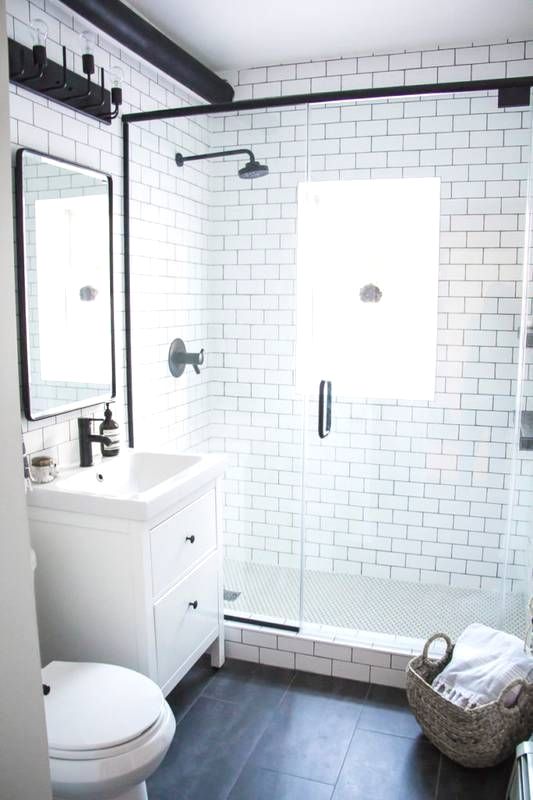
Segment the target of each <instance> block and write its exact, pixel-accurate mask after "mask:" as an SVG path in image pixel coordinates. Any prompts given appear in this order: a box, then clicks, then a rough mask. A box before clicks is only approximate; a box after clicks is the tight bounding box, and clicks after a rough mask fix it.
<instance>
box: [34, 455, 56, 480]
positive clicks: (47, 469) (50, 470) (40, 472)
mask: <svg viewBox="0 0 533 800" xmlns="http://www.w3.org/2000/svg"><path fill="white" fill-rule="evenodd" d="M56 476H57V466H56V463H55V461H54V459H53V458H50V456H35V457H34V458H32V460H31V479H32V481H33V482H34V483H50V481H53V480H54V478H55V477H56Z"/></svg>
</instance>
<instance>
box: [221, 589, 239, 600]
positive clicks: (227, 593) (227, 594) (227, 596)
mask: <svg viewBox="0 0 533 800" xmlns="http://www.w3.org/2000/svg"><path fill="white" fill-rule="evenodd" d="M239 596H240V592H233V591H232V590H231V589H224V600H225V601H226V602H227V603H231V602H232V601H233V600H236V599H237V598H238V597H239Z"/></svg>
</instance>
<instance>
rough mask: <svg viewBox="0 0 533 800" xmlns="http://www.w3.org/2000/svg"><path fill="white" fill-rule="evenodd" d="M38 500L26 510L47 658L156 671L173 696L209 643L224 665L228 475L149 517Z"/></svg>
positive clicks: (216, 662)
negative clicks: (223, 487)
mask: <svg viewBox="0 0 533 800" xmlns="http://www.w3.org/2000/svg"><path fill="white" fill-rule="evenodd" d="M42 497H45V494H44V493H43V495H42ZM39 502H40V498H39V494H38V491H36V492H33V493H32V498H31V500H30V505H29V509H28V513H29V517H30V530H31V538H32V544H33V547H34V549H35V551H36V554H37V571H36V576H35V577H36V598H37V614H38V622H39V636H40V641H41V655H42V660H43V663H44V664H46V663H48V662H49V661H51V660H54V659H55V660H65V661H102V662H107V663H112V664H120V665H122V666H125V667H130V668H131V669H135V670H138V671H139V672H142V673H144V674H145V675H148V676H149V677H150V678H152V679H153V680H154V681H156V683H158V684H159V686H160V687H161V688H162V690H163V692H164V693H165V694H168V692H170V691H171V689H172V688H173V687H174V686H175V685H176V684H177V683H178V681H179V680H180V679H181V678H182V677H183V675H184V674H185V673H186V672H187V671H188V670H189V669H190V667H191V666H192V665H193V664H194V662H195V661H196V660H197V659H198V658H199V657H200V656H201V655H202V653H204V652H205V651H206V650H210V653H211V662H212V664H213V666H217V667H219V666H222V663H223V660H224V618H223V613H224V611H223V581H222V541H221V525H220V517H221V492H220V478H216V479H214V480H210V481H209V482H207V483H205V484H204V485H201V486H198V485H196V488H195V490H194V491H191V492H190V493H189V494H187V495H186V496H184V497H183V498H182V499H180V500H179V501H177V502H176V503H174V505H171V506H168V507H167V508H165V509H164V510H162V511H159V512H158V513H157V514H155V515H154V516H152V518H148V519H128V518H124V517H122V516H120V517H119V516H111V515H109V514H108V513H105V514H103V513H98V514H92V513H87V512H86V511H84V512H83V513H79V512H76V511H73V510H65V509H60V508H57V507H56V508H51V507H46V506H45V505H44V501H43V505H39ZM55 505H56V506H57V505H58V503H57V502H56V503H55Z"/></svg>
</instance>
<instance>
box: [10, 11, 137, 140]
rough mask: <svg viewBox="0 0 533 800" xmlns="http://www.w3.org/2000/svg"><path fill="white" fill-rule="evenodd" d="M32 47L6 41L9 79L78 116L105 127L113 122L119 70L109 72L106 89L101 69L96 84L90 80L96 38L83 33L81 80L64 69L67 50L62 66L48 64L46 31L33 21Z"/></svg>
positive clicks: (118, 101)
mask: <svg viewBox="0 0 533 800" xmlns="http://www.w3.org/2000/svg"><path fill="white" fill-rule="evenodd" d="M32 33H33V42H34V43H33V46H32V47H31V48H29V47H26V46H25V45H23V44H19V43H18V42H16V41H15V40H14V39H9V40H8V46H9V80H10V81H11V82H12V83H15V84H17V85H19V86H23V87H24V88H25V89H27V90H29V91H31V92H35V93H36V94H40V95H44V96H45V97H47V98H48V99H49V100H54V101H55V102H56V103H61V104H62V105H64V106H68V108H73V109H75V110H76V111H77V112H79V113H80V114H87V115H88V116H90V117H93V118H95V119H98V120H100V121H101V122H104V123H106V124H107V125H110V124H111V120H113V119H115V118H116V117H117V116H118V114H119V110H120V106H121V105H122V88H121V82H122V70H121V69H120V67H114V68H113V69H112V70H111V76H112V80H113V86H112V88H111V91H109V90H108V89H106V88H105V73H104V70H103V68H102V67H101V68H100V75H99V81H98V83H96V82H95V81H94V80H93V75H94V74H95V72H96V66H95V62H94V54H93V44H94V41H95V38H96V37H95V35H94V34H93V33H91V32H88V31H87V32H84V33H83V34H82V40H83V53H82V59H81V60H82V68H83V77H82V76H81V75H78V73H77V72H73V71H72V70H70V69H67V51H66V48H65V47H63V58H62V62H63V63H62V64H57V63H56V62H55V61H50V60H49V59H48V55H47V52H46V40H47V36H48V30H47V27H46V23H45V22H44V21H43V20H40V19H36V20H33V21H32Z"/></svg>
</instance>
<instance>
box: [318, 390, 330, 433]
mask: <svg viewBox="0 0 533 800" xmlns="http://www.w3.org/2000/svg"><path fill="white" fill-rule="evenodd" d="M324 402H325V409H324ZM324 410H325V413H324ZM330 430H331V381H320V387H319V389H318V435H319V436H320V438H321V439H325V438H326V436H327V435H328V433H329V432H330Z"/></svg>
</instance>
